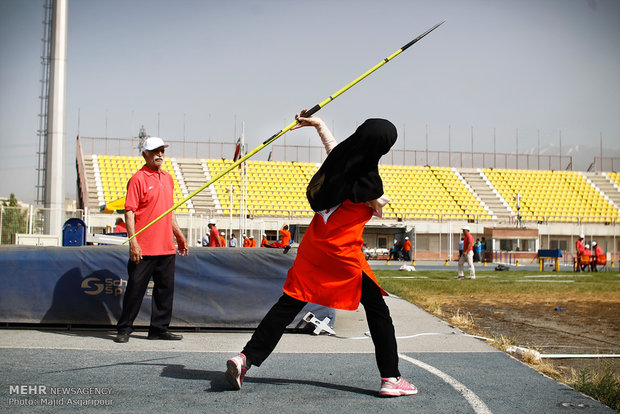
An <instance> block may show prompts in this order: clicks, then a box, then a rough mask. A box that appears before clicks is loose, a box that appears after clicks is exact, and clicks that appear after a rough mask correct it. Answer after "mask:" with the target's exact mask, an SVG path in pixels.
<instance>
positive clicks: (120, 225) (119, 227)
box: [114, 217, 127, 233]
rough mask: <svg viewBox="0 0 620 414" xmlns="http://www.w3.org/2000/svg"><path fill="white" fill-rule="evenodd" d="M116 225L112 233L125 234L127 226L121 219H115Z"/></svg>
mask: <svg viewBox="0 0 620 414" xmlns="http://www.w3.org/2000/svg"><path fill="white" fill-rule="evenodd" d="M115 224H116V225H115V226H114V233H127V226H126V225H125V221H123V219H122V218H120V217H119V218H117V219H116V223H115Z"/></svg>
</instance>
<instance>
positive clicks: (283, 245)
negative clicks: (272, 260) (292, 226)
mask: <svg viewBox="0 0 620 414" xmlns="http://www.w3.org/2000/svg"><path fill="white" fill-rule="evenodd" d="M280 236H281V237H282V241H279V242H278V241H275V242H273V243H271V244H267V245H266V246H263V247H272V248H279V249H284V253H287V252H288V251H289V249H290V248H291V232H290V231H289V230H288V224H285V225H283V226H282V228H281V229H280Z"/></svg>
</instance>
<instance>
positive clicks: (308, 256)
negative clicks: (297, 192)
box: [283, 200, 387, 310]
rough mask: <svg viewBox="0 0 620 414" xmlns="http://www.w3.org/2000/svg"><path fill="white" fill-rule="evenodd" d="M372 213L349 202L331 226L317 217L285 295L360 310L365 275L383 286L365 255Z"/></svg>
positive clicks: (330, 221)
mask: <svg viewBox="0 0 620 414" xmlns="http://www.w3.org/2000/svg"><path fill="white" fill-rule="evenodd" d="M372 212H373V210H372V209H371V208H370V207H368V206H367V205H366V204H364V203H353V202H351V201H349V200H345V201H344V202H343V203H342V204H341V205H340V207H338V208H337V209H336V210H335V211H334V212H333V213H332V215H331V216H329V218H328V220H327V223H325V221H324V219H323V216H322V215H320V214H318V213H317V214H315V215H314V218H313V219H312V222H311V223H310V226H309V227H308V230H307V231H306V233H305V234H304V237H303V239H302V241H301V244H300V245H299V249H298V250H297V257H296V259H295V263H293V266H292V267H291V268H290V269H289V271H288V276H287V278H286V282H285V283H284V287H283V290H284V293H286V294H287V295H289V296H291V297H293V298H295V299H298V300H301V301H304V302H312V303H316V304H318V305H323V306H328V307H331V308H338V309H343V310H356V309H357V308H358V307H359V303H360V298H361V295H362V272H364V273H365V274H366V275H368V277H370V278H371V279H372V280H373V281H374V282H375V283H377V286H378V285H379V283H378V282H377V279H376V278H375V275H374V273H373V272H372V270H371V269H370V266H369V265H368V262H367V261H366V257H365V256H364V253H363V252H362V245H363V244H364V239H363V238H362V234H363V232H364V225H365V224H366V223H367V222H368V220H370V218H371V217H372ZM381 292H382V293H383V294H384V295H387V293H385V292H384V291H383V290H382V291H381Z"/></svg>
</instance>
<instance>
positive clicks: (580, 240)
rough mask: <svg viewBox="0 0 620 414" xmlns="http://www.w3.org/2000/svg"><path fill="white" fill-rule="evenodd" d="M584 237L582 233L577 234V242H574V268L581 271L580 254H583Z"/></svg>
mask: <svg viewBox="0 0 620 414" xmlns="http://www.w3.org/2000/svg"><path fill="white" fill-rule="evenodd" d="M584 238H585V236H584V235H583V234H580V235H579V238H578V239H577V242H575V250H576V251H575V255H576V256H577V258H576V259H575V260H576V263H577V265H576V266H575V268H576V270H577V271H578V272H579V271H581V256H582V255H583V249H584V246H583V239H584Z"/></svg>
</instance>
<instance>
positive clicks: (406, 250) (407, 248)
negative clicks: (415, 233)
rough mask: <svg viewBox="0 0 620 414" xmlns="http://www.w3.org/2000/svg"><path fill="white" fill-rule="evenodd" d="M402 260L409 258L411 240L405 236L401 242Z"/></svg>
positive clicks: (408, 259)
mask: <svg viewBox="0 0 620 414" xmlns="http://www.w3.org/2000/svg"><path fill="white" fill-rule="evenodd" d="M403 260H405V261H410V260H411V242H410V241H409V237H405V241H404V242H403Z"/></svg>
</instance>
